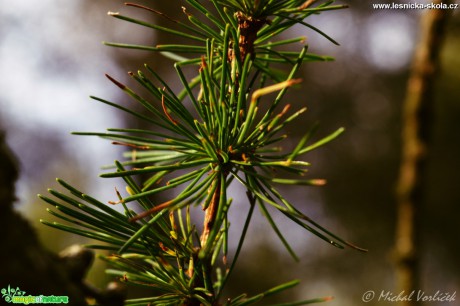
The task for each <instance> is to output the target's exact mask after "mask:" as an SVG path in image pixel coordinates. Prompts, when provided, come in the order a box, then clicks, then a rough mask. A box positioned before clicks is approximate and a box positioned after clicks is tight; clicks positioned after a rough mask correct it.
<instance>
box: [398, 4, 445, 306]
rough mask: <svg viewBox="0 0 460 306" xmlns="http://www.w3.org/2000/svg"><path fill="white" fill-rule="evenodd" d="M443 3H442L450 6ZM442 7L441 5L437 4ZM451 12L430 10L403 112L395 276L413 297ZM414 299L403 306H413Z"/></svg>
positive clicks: (401, 289)
mask: <svg viewBox="0 0 460 306" xmlns="http://www.w3.org/2000/svg"><path fill="white" fill-rule="evenodd" d="M451 2H452V1H444V2H443V3H447V4H449V3H451ZM435 3H441V1H435ZM447 17H448V10H434V9H433V10H429V11H427V13H426V15H425V16H424V19H423V22H424V23H423V24H422V26H423V27H422V36H421V40H420V42H419V45H418V47H417V49H416V54H415V57H414V62H413V67H412V71H411V75H410V78H409V81H408V86H407V92H406V98H405V101H404V106H403V107H404V109H403V129H402V143H403V145H402V157H401V166H400V173H399V181H398V186H397V202H398V203H397V205H398V207H397V214H398V216H397V227H396V246H395V251H396V262H397V267H396V274H397V282H398V286H399V288H398V289H399V290H400V291H403V290H404V291H405V292H406V293H410V292H412V291H413V290H416V289H419V284H418V236H419V232H420V228H419V227H418V212H419V211H420V208H421V204H422V199H423V191H424V189H425V188H424V187H423V183H424V182H423V179H424V174H425V164H426V158H427V152H428V145H429V133H430V131H431V121H432V120H431V119H432V114H433V112H432V108H433V100H432V92H433V81H434V78H435V75H436V72H437V67H438V64H439V53H440V50H441V45H442V44H441V42H442V40H443V38H444V29H445V24H446V20H447ZM417 304H418V302H417V301H416V299H411V300H407V301H403V302H401V305H404V306H414V305H417Z"/></svg>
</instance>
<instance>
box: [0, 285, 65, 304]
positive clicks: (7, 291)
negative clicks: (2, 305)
mask: <svg viewBox="0 0 460 306" xmlns="http://www.w3.org/2000/svg"><path fill="white" fill-rule="evenodd" d="M0 292H1V294H2V298H3V299H4V300H5V302H7V303H13V304H24V305H28V304H68V303H69V297H68V296H55V295H50V296H45V295H39V296H34V295H26V292H25V291H22V290H21V289H19V287H16V288H14V287H11V285H8V288H3V289H2V290H1V291H0Z"/></svg>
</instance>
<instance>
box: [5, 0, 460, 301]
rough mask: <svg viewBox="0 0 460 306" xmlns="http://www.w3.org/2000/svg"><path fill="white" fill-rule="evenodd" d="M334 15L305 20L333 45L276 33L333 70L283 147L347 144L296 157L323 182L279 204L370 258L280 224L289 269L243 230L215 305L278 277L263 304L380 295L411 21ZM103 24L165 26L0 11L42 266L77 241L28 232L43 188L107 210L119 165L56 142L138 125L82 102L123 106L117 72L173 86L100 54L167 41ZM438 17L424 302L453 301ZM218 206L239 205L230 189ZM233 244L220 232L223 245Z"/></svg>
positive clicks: (101, 3)
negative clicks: (60, 187) (283, 286)
mask: <svg viewBox="0 0 460 306" xmlns="http://www.w3.org/2000/svg"><path fill="white" fill-rule="evenodd" d="M183 2H184V1H139V3H144V4H146V5H149V6H151V7H153V8H155V9H157V10H160V11H163V12H165V13H167V14H168V15H170V16H174V17H176V18H182V16H181V15H182V11H181V9H180V6H181V5H184V3H183ZM399 2H401V3H405V1H399ZM407 2H408V1H406V3H407ZM346 3H347V4H350V8H349V9H347V10H341V11H333V12H327V13H324V14H321V15H318V16H313V17H312V18H310V19H309V20H308V22H309V23H311V24H313V25H314V26H316V27H318V28H320V29H321V30H323V31H324V32H326V33H327V34H329V35H330V36H332V37H333V38H334V39H335V40H337V41H338V42H339V43H340V44H341V45H340V46H336V45H333V44H332V43H330V42H329V41H327V40H326V39H324V38H323V37H321V36H319V35H317V34H316V33H314V32H313V31H311V30H310V29H308V28H304V27H300V26H299V27H295V28H294V29H293V30H292V31H291V32H290V33H289V35H292V36H293V35H295V36H299V35H305V36H307V42H308V44H309V45H310V49H309V51H310V52H313V53H318V54H324V55H332V56H334V57H335V59H336V61H335V62H327V63H312V64H308V65H305V66H304V69H303V70H302V75H301V77H302V78H303V79H304V82H303V84H302V88H301V89H298V90H296V91H295V92H294V93H293V94H291V95H290V96H289V97H288V98H287V100H289V103H291V104H292V105H293V107H296V108H300V107H301V106H304V105H305V106H307V107H308V110H309V111H308V112H307V113H306V115H305V116H304V117H303V119H302V120H301V123H302V124H305V126H301V125H299V123H296V124H295V125H293V126H292V130H288V131H287V132H288V133H289V134H290V135H291V136H292V139H293V141H294V140H295V139H296V138H297V137H301V136H302V135H303V133H304V132H303V131H305V130H306V129H307V128H308V127H311V126H312V125H313V124H315V123H316V122H319V123H320V129H319V132H318V135H319V136H321V135H326V134H328V133H330V132H332V131H333V130H335V129H337V128H339V127H342V126H343V127H345V128H346V130H347V131H346V133H345V134H344V135H343V136H341V137H340V138H339V139H338V140H336V141H334V142H333V143H331V144H330V145H328V146H325V147H323V148H321V149H320V150H318V151H316V152H314V153H312V154H310V155H307V156H306V157H305V158H306V159H307V160H308V161H311V162H312V163H313V167H312V172H311V175H312V177H320V178H325V179H327V181H328V184H327V185H326V186H324V187H321V188H305V189H304V188H295V189H285V190H284V193H285V194H287V195H288V198H289V199H291V200H292V201H293V202H294V203H297V205H299V207H302V209H304V210H305V211H307V212H308V213H309V214H310V215H311V216H312V217H313V219H315V220H317V221H319V222H320V223H321V224H323V225H325V226H326V227H328V228H330V229H331V230H333V232H336V233H338V234H340V235H341V236H343V237H347V238H348V239H349V240H351V241H353V242H355V243H356V244H358V245H360V246H363V247H365V248H368V249H369V252H368V253H367V254H362V253H358V252H355V251H353V250H339V249H335V248H333V247H331V246H330V245H327V244H326V243H324V242H323V241H321V240H319V239H317V238H316V237H314V236H312V235H310V234H309V233H306V232H305V231H304V230H302V229H300V228H297V227H296V225H293V224H291V223H289V222H287V220H285V219H283V218H282V217H281V216H280V217H279V218H276V220H277V221H278V222H280V225H281V226H280V227H281V229H282V231H283V232H284V233H285V235H286V237H287V239H288V240H289V242H290V243H291V244H293V245H294V246H295V249H296V251H297V252H298V255H299V257H300V258H301V260H300V262H294V261H293V260H292V259H291V258H290V256H289V254H288V253H287V252H286V251H285V250H284V249H283V248H282V245H281V243H280V242H279V241H278V239H277V237H276V235H275V234H274V233H272V230H271V228H270V226H269V225H268V224H267V223H266V222H264V220H263V218H262V217H261V216H260V215H257V216H256V219H255V220H254V222H253V223H252V225H251V227H250V233H249V236H248V240H247V242H246V244H245V248H244V250H243V255H242V257H241V261H240V262H239V265H238V269H237V270H236V271H235V274H234V276H233V278H232V282H231V283H232V284H231V285H230V288H229V294H232V295H234V294H239V293H241V292H248V293H257V292H260V291H263V290H265V289H268V288H270V287H273V286H275V285H277V284H279V283H280V282H282V281H288V280H290V279H293V278H299V279H301V280H302V283H301V285H299V286H298V287H297V288H296V289H293V290H291V291H290V292H289V295H287V296H279V297H276V298H274V299H273V300H272V301H281V300H286V298H289V300H291V299H292V298H293V297H294V298H298V299H308V298H314V297H321V296H334V297H335V299H334V300H333V301H331V302H329V305H331V306H335V305H342V306H352V305H361V304H364V302H363V301H362V298H361V297H362V295H363V294H364V293H365V292H366V291H368V290H375V291H376V292H380V291H381V290H393V291H394V292H395V287H396V285H395V264H394V256H393V247H394V240H395V238H394V236H395V220H396V201H395V186H396V180H397V177H398V171H399V161H400V151H401V143H400V133H401V132H400V131H401V109H402V102H403V100H404V95H405V89H406V82H407V78H408V73H409V69H410V64H411V60H412V57H413V53H414V49H415V46H416V43H417V41H418V38H419V33H420V18H421V16H422V15H423V13H424V12H426V11H423V10H374V9H373V8H372V3H388V1H380V2H378V1H377V0H376V1H353V0H350V1H347V2H346ZM109 10H111V11H120V12H124V13H126V14H129V15H130V16H137V17H139V18H143V19H144V20H149V21H154V22H157V23H160V24H164V25H167V24H166V23H165V20H163V19H157V17H156V16H153V15H149V14H144V13H143V12H139V11H138V10H133V9H129V8H126V7H124V6H123V1H118V0H78V1H65V2H62V1H56V0H41V1H40V2H39V3H34V4H33V3H31V2H30V1H27V0H14V1H13V0H10V1H8V0H3V1H2V2H1V3H0V68H1V72H2V76H1V78H0V129H3V130H6V132H7V142H8V144H9V145H10V147H11V148H12V149H13V150H14V152H15V153H16V155H17V157H18V159H19V160H20V166H21V176H20V179H19V181H18V183H17V197H18V201H17V203H16V209H17V210H19V211H21V212H22V213H23V214H24V215H25V216H26V217H27V218H28V219H29V220H30V222H32V223H33V224H34V225H35V227H36V229H37V231H38V233H39V235H40V237H41V240H42V242H43V243H44V244H45V245H46V246H47V247H48V248H49V249H51V250H53V251H59V250H61V249H63V248H65V247H66V246H68V245H71V244H73V243H81V242H82V240H81V239H80V238H78V237H75V236H72V235H70V234H65V233H61V232H57V231H55V230H52V229H48V228H46V227H45V226H43V225H40V223H39V222H38V220H39V219H40V218H47V219H50V218H51V217H50V216H48V215H47V213H46V211H45V209H46V204H44V203H41V202H40V201H38V199H37V197H36V194H38V193H46V190H47V188H49V187H52V188H55V187H56V183H55V182H54V179H55V178H56V177H60V178H63V179H65V180H67V181H69V182H71V183H72V184H73V185H76V186H79V187H80V189H82V190H85V191H86V192H87V193H89V194H91V195H94V196H95V197H97V198H99V199H100V200H102V201H105V202H107V201H109V200H114V199H116V195H115V192H114V187H118V189H123V185H122V184H121V182H120V181H117V180H112V179H101V178H98V174H100V173H101V169H100V167H101V166H102V165H107V164H111V163H112V161H113V160H114V159H119V158H121V152H120V150H119V149H118V148H116V147H113V146H112V145H110V143H109V142H107V141H104V140H100V139H97V138H91V137H80V136H71V135H69V134H70V132H71V131H103V130H104V129H105V128H108V127H124V126H129V127H136V126H138V125H139V123H137V122H133V121H132V118H126V117H124V116H123V114H121V113H120V112H117V111H116V110H113V109H111V108H110V107H107V106H105V105H100V104H98V103H97V102H94V101H92V100H90V99H89V97H88V96H89V95H95V96H99V97H102V98H104V99H107V100H112V101H117V102H120V103H129V102H128V101H127V99H126V98H125V97H123V96H122V94H121V92H120V91H119V90H118V89H117V88H116V87H115V86H113V84H111V83H110V82H108V81H107V79H106V78H105V77H104V76H103V75H104V73H109V74H111V75H113V76H116V77H117V78H119V79H122V80H123V79H125V80H126V82H128V83H129V82H130V81H129V80H128V77H127V76H126V72H127V71H130V70H136V69H139V68H141V67H142V64H143V63H148V64H149V65H150V66H152V67H154V68H155V69H156V70H157V71H159V73H160V74H163V75H165V76H166V78H167V79H168V80H170V82H171V83H172V84H173V87H174V84H177V82H178V80H177V78H176V77H175V75H174V72H173V70H172V69H171V62H170V61H169V60H166V59H164V58H161V57H159V56H158V55H157V54H153V53H149V52H142V51H134V50H120V49H114V48H110V47H106V46H103V45H102V44H101V41H115V42H126V43H136V44H157V43H160V42H167V41H168V39H169V38H168V37H166V36H163V35H162V34H159V33H157V32H154V31H153V30H148V29H145V28H141V27H139V26H135V25H132V24H128V23H126V22H122V21H120V20H116V19H114V18H111V17H109V16H107V14H106V13H107V11H109ZM452 13H453V14H452V16H451V18H450V20H449V23H448V27H447V36H446V38H445V43H444V46H443V49H442V54H441V71H440V74H439V76H438V78H437V80H436V83H435V99H434V103H435V105H434V114H433V118H434V124H433V129H432V131H431V135H432V145H431V147H430V148H429V149H430V155H429V160H428V171H427V173H426V177H425V178H424V179H425V180H426V182H427V184H426V186H427V187H426V188H427V190H426V191H425V195H426V196H425V198H424V206H423V210H422V218H421V221H422V222H421V229H422V234H421V244H420V249H421V254H420V255H421V287H422V288H420V289H422V290H425V291H426V292H427V293H434V292H436V291H437V290H440V291H441V292H451V293H453V292H455V291H459V293H460V290H459V289H460V261H459V260H458V259H459V258H460V239H459V236H460V228H459V225H458V223H457V222H458V217H459V215H460V188H459V185H460V180H459V179H458V173H459V170H460V158H459V156H460V137H459V136H458V135H460V85H459V84H460V35H459V33H460V9H458V10H457V11H453V12H452ZM169 42H171V41H170V40H169ZM299 48H300V46H299ZM232 191H233V192H234V194H235V195H237V194H241V193H242V192H241V190H240V189H238V187H234V188H233V189H232ZM240 202H244V200H243V199H242V200H241V201H240ZM241 205H243V206H242V207H246V206H244V203H242V204H241ZM245 211H246V210H245V209H241V210H236V209H235V211H234V212H232V224H233V225H232V227H233V228H238V226H239V225H240V224H242V222H243V221H241V220H244V219H243V214H244V213H245ZM237 234H238V231H234V238H235V239H237ZM103 269H104V267H103V266H102V264H101V263H96V265H95V267H94V269H93V270H92V272H91V273H90V275H89V279H90V281H91V282H92V283H94V284H95V285H97V286H103V285H104V284H105V282H107V281H108V280H109V279H108V278H107V277H105V276H104V274H103V272H102V271H103ZM0 273H1V272H0ZM458 299H460V297H459V298H458ZM367 304H368V305H373V304H372V303H367ZM377 304H382V302H380V303H377V302H375V305H377ZM430 305H449V306H451V305H455V302H454V304H452V303H441V302H439V303H430Z"/></svg>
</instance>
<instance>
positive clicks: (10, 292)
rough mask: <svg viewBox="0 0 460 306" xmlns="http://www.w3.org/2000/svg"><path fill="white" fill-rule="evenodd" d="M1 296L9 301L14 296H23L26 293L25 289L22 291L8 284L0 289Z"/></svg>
mask: <svg viewBox="0 0 460 306" xmlns="http://www.w3.org/2000/svg"><path fill="white" fill-rule="evenodd" d="M1 293H2V298H3V299H5V302H8V303H11V302H12V301H13V298H14V297H15V296H17V297H19V296H24V295H25V294H26V292H25V291H22V290H20V289H19V287H16V289H14V288H11V286H10V285H8V288H7V289H6V288H3V289H2V291H1Z"/></svg>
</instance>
